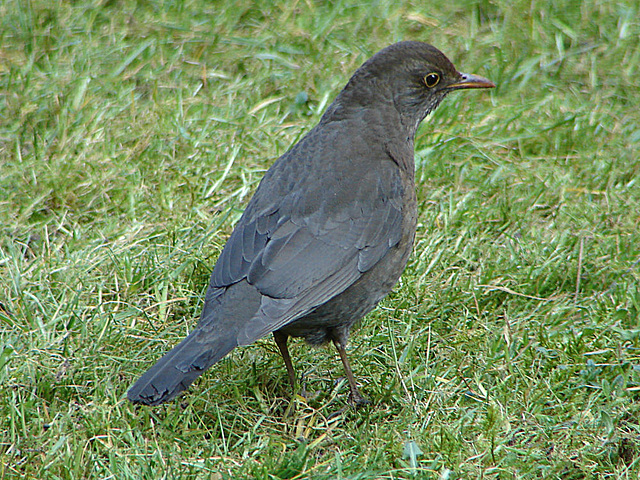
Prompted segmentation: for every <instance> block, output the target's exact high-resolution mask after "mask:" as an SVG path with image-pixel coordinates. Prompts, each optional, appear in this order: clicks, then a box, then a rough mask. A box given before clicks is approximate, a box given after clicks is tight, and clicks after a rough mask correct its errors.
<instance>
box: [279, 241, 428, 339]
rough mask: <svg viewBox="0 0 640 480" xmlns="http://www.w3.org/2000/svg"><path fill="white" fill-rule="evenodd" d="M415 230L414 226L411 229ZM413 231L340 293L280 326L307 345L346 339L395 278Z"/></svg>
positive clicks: (410, 247)
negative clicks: (304, 341) (302, 338)
mask: <svg viewBox="0 0 640 480" xmlns="http://www.w3.org/2000/svg"><path fill="white" fill-rule="evenodd" d="M412 231H414V232H415V228H414V229H413V230H412ZM413 236H414V235H413V234H411V236H410V238H405V239H403V241H401V242H400V244H398V245H397V246H396V247H395V248H392V249H390V250H389V252H388V253H387V255H385V256H384V257H383V258H382V259H381V260H380V261H379V262H378V263H377V264H376V265H375V266H374V267H373V268H371V269H370V270H369V271H367V272H365V273H364V274H363V275H362V277H360V279H359V280H358V281H357V282H355V283H354V284H353V285H351V286H350V287H349V288H347V289H346V290H345V291H344V292H342V293H341V294H339V295H337V296H335V297H334V298H332V299H331V300H329V301H328V302H326V303H324V304H322V305H320V306H318V307H316V308H315V309H313V310H312V311H311V312H309V313H308V314H307V315H305V316H304V317H301V318H299V319H297V320H295V321H293V322H291V323H290V324H288V325H286V326H284V327H283V328H281V329H280V332H282V333H284V334H286V335H289V336H291V337H304V339H305V340H306V342H307V343H309V344H311V345H322V344H324V343H327V342H329V341H331V340H340V339H342V338H344V339H346V338H347V337H348V335H349V330H350V329H351V327H353V325H354V324H355V323H356V322H358V320H360V319H361V318H362V317H364V316H365V315H366V314H367V313H369V312H370V311H371V310H373V309H374V308H375V306H376V305H377V304H378V302H379V301H380V300H382V299H383V298H384V297H385V296H387V294H388V293H389V292H390V291H391V289H392V288H393V287H394V285H395V284H396V283H397V282H398V279H399V278H400V275H401V274H402V271H403V270H404V267H405V265H406V264H407V260H408V258H409V254H410V253H411V250H412V246H413Z"/></svg>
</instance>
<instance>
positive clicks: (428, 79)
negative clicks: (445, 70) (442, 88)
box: [424, 72, 440, 88]
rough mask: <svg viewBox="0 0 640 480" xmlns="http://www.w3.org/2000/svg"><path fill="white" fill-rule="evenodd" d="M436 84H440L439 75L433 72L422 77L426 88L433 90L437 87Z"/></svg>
mask: <svg viewBox="0 0 640 480" xmlns="http://www.w3.org/2000/svg"><path fill="white" fill-rule="evenodd" d="M438 83H440V75H438V74H437V73H435V72H433V73H429V74H428V75H425V76H424V84H425V85H426V86H427V87H428V88H433V87H435V86H436V85H438Z"/></svg>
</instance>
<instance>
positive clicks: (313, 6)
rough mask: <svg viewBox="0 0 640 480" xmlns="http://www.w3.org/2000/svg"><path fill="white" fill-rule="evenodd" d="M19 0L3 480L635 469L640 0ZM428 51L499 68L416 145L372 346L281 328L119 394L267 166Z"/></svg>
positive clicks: (8, 61) (0, 300) (172, 323)
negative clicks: (379, 75)
mask: <svg viewBox="0 0 640 480" xmlns="http://www.w3.org/2000/svg"><path fill="white" fill-rule="evenodd" d="M258 3H261V4H263V5H255V2H249V1H245V0H240V1H236V2H228V1H224V0H221V1H219V2H213V3H211V4H210V3H208V2H198V1H196V0H183V1H180V0H165V1H156V2H150V1H146V2H145V1H130V0H106V1H101V0H94V1H77V2H63V1H53V2H45V1H43V0H25V1H20V2H4V3H2V4H1V5H0V22H1V28H0V38H1V45H2V47H1V48H0V92H2V102H1V103H0V116H1V117H0V118H1V121H0V341H1V344H0V388H1V393H0V432H2V434H1V437H0V439H1V443H0V478H19V477H23V478H42V479H49V478H51V479H79V478H118V479H125V478H136V479H141V478H149V479H151V478H153V479H156V478H211V479H223V478H257V479H278V478H282V479H285V478H286V479H296V478H299V479H301V478H319V479H322V478H344V479H354V480H355V479H398V478H432V479H443V480H445V479H456V478H458V479H467V478H483V479H488V478H491V479H494V478H495V479H524V478H545V479H547V478H562V479H591V478H597V479H612V478H625V479H626V478H628V479H635V478H638V475H639V473H640V424H639V421H638V418H639V415H640V403H639V400H640V313H639V312H640V287H639V285H640V282H639V280H640V265H639V261H640V225H639V224H640V214H639V213H638V212H640V184H639V183H638V181H639V179H640V159H639V158H640V155H639V153H640V102H639V100H638V91H639V87H640V83H639V82H638V78H639V77H640V41H639V38H640V22H639V21H638V18H640V5H638V3H637V2H634V1H631V0H628V1H626V2H625V1H620V2H602V1H598V0H588V1H585V2H569V1H564V2H546V1H534V2H525V1H521V0H518V1H515V2H506V1H503V0H496V1H493V2H489V1H485V0H476V1H473V2H461V1H453V2H444V3H441V4H435V3H434V4H425V3H424V2H415V3H412V2H390V1H384V0H381V1H379V2H374V3H372V4H370V5H365V4H357V5H350V4H347V3H346V2H284V1H276V2H258ZM401 39H416V40H424V41H428V42H430V43H433V44H435V45H436V46H438V47H439V48H440V49H441V50H443V51H444V52H445V53H446V54H447V55H448V56H449V57H450V58H451V59H452V60H453V61H454V63H456V65H458V67H459V68H460V69H461V70H462V71H469V72H472V73H479V74H482V75H486V76H487V77H489V78H491V79H492V80H493V81H494V82H496V84H497V85H498V87H497V89H495V91H492V92H468V93H461V94H456V95H452V96H450V97H449V98H447V100H446V101H445V103H444V104H443V105H442V106H441V107H440V108H439V109H438V110H437V111H436V112H435V113H434V115H432V116H431V117H430V118H429V119H428V120H427V121H426V122H424V125H423V127H422V128H421V129H420V131H419V134H418V138H417V141H416V164H417V167H416V168H417V179H418V184H417V187H416V188H417V192H418V197H419V202H420V225H419V229H418V233H417V239H416V245H415V253H414V255H413V256H412V258H411V260H410V263H409V265H408V268H407V270H406V272H405V274H404V276H403V278H402V280H401V282H400V283H399V285H398V286H397V287H396V289H395V290H394V291H393V293H392V294H391V295H390V296H389V298H387V299H386V300H385V301H384V302H383V303H382V304H381V306H380V307H379V308H378V309H376V310H375V311H374V312H373V313H372V314H370V315H369V316H368V317H367V318H366V320H365V321H364V322H363V325H362V327H361V328H360V329H358V330H357V332H354V335H353V339H352V343H351V346H350V355H351V358H352V359H353V365H354V369H355V372H356V374H357V376H358V378H359V380H360V382H361V383H362V386H363V391H364V392H365V393H366V394H367V395H368V396H369V397H370V398H371V399H372V400H373V403H374V406H373V407H371V408H368V409H364V410H359V411H355V412H354V411H347V412H346V413H345V414H344V415H342V416H339V417H337V418H333V419H330V420H328V418H327V417H328V416H329V414H330V413H332V412H334V411H336V410H337V409H338V408H340V407H341V406H342V405H343V403H344V401H345V399H346V392H347V387H346V385H345V383H344V381H343V380H340V379H341V377H342V375H343V373H342V369H341V367H340V365H339V362H338V359H337V355H336V354H335V352H334V351H332V350H331V349H320V350H314V349H311V348H309V347H306V346H304V345H302V344H299V343H295V344H294V346H293V349H292V353H293V356H294V362H295V364H296V366H297V368H298V371H299V372H304V373H305V382H306V388H307V390H309V391H310V392H314V393H317V395H316V396H315V397H314V398H312V399H310V400H308V401H307V402H305V401H303V400H302V399H300V398H296V399H294V404H295V408H293V409H292V408H290V392H289V389H288V386H287V377H286V371H285V369H284V366H283V365H282V361H281V359H280V358H279V356H278V354H277V349H276V347H275V345H274V344H273V342H272V341H271V340H270V339H265V340H262V341H259V342H258V343H256V344H255V345H251V346H249V347H245V348H242V349H237V350H235V351H234V352H233V353H232V354H231V355H230V356H229V357H227V358H226V359H225V360H223V361H222V362H221V363H219V364H218V365H216V366H215V367H213V368H212V369H211V370H210V371H209V372H208V373H207V374H205V375H204V376H203V377H202V379H201V380H199V381H198V382H197V384H196V385H195V387H194V388H193V389H192V390H191V391H190V393H189V394H188V395H187V396H185V397H183V398H182V399H181V400H179V401H176V402H173V403H171V404H169V405H166V406H162V407H157V408H135V407H133V406H132V405H130V404H129V403H128V402H127V401H126V400H125V398H124V396H125V392H126V389H127V388H128V386H129V385H130V384H131V382H132V381H134V380H135V379H136V378H137V376H138V375H139V374H141V373H142V372H143V371H144V370H145V369H146V368H147V367H149V366H150V365H151V364H152V363H153V362H154V361H155V360H156V359H157V358H159V356H160V355H161V354H162V353H163V352H166V351H167V350H168V349H169V348H170V347H171V346H172V345H174V344H175V343H176V342H177V341H178V339H179V338H181V337H182V336H184V335H185V333H186V332H187V331H188V330H189V329H190V328H192V326H193V325H194V324H195V321H196V319H197V316H198V314H199V311H200V308H201V305H202V297H203V294H204V291H205V288H206V285H207V280H208V275H209V273H210V271H211V267H212V266H213V264H214V263H215V259H216V258H217V256H218V254H219V253H220V250H221V248H222V247H223V245H224V242H225V239H226V237H227V236H228V235H229V233H230V231H231V229H232V227H233V225H234V222H235V221H236V220H237V219H238V218H239V215H240V213H241V212H242V209H243V206H244V205H245V204H246V202H247V200H248V198H249V197H250V195H251V192H253V190H254V189H255V187H256V185H257V182H258V181H259V180H260V178H261V176H262V175H263V173H264V171H265V170H266V168H268V166H269V165H270V164H271V163H272V162H273V161H274V160H275V159H276V158H277V157H278V156H279V155H281V154H282V153H283V152H285V151H286V150H287V149H288V148H289V147H290V146H291V145H292V144H293V143H295V142H296V140H297V139H299V138H300V137H301V136H302V135H303V134H304V133H305V132H306V131H308V130H309V129H310V128H311V127H312V126H313V125H314V124H315V123H316V122H317V121H318V119H319V117H320V115H321V113H322V112H323V111H324V108H325V107H326V106H327V105H328V103H329V102H330V101H331V99H332V98H333V97H334V96H335V95H336V93H337V92H338V91H339V89H340V88H341V87H342V86H343V85H344V83H345V82H346V81H347V79H348V78H349V76H350V74H351V73H352V72H353V71H354V70H355V68H357V66H358V65H360V64H361V63H362V62H363V61H364V60H365V59H366V58H367V57H368V56H370V55H371V54H373V53H375V52H376V51H377V50H379V49H380V48H382V47H383V46H386V45H388V44H390V43H392V42H394V41H397V40H401Z"/></svg>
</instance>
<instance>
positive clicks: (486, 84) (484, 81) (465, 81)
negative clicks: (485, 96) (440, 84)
mask: <svg viewBox="0 0 640 480" xmlns="http://www.w3.org/2000/svg"><path fill="white" fill-rule="evenodd" d="M495 86H496V84H495V83H493V82H492V81H491V80H489V79H488V78H484V77H481V76H480V75H472V74H470V73H461V74H460V80H459V81H457V82H456V83H452V84H451V85H449V86H448V87H447V88H449V89H451V90H460V89H463V88H494V87H495Z"/></svg>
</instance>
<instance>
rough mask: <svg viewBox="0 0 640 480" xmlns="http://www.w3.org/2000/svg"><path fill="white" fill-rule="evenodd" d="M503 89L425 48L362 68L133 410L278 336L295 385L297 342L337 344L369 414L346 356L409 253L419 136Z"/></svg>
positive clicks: (228, 257) (255, 212)
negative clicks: (479, 95) (464, 99)
mask: <svg viewBox="0 0 640 480" xmlns="http://www.w3.org/2000/svg"><path fill="white" fill-rule="evenodd" d="M493 86H494V85H493V83H491V82H490V81H489V80H487V79H485V78H482V77H479V76H475V75H467V74H461V73H459V72H458V71H457V70H456V68H455V67H454V66H453V64H452V63H451V62H450V61H449V60H448V59H447V58H446V57H445V56H444V55H443V54H442V53H441V52H440V51H439V50H437V49H436V48H435V47H432V46H431V45H428V44H426V43H421V42H400V43H396V44H394V45H391V46H389V47H387V48H385V49H383V50H382V51H380V52H379V53H377V54H376V55H374V56H373V57H372V58H370V59H369V60H368V61H367V62H365V63H364V65H362V66H361V67H360V68H359V69H358V70H357V71H356V72H355V73H354V75H353V77H351V79H350V80H349V82H348V83H347V85H346V87H345V88H344V89H343V90H342V92H340V94H339V95H338V96H337V98H336V99H335V100H334V102H333V103H332V104H331V105H330V106H329V108H327V111H326V112H325V114H324V115H323V116H322V118H321V120H320V123H319V124H318V125H317V126H316V127H315V128H313V129H312V130H311V131H310V132H309V133H308V134H307V135H306V136H305V137H304V138H303V139H302V140H300V141H299V142H298V143H297V144H296V145H294V146H293V148H292V149H291V150H289V151H288V152H287V153H285V154H284V155H282V157H280V158H279V159H278V160H277V161H276V162H275V163H274V164H273V166H272V167H271V168H270V169H269V170H268V171H267V173H266V174H265V176H264V178H263V179H262V181H261V182H260V186H259V187H258V189H257V191H256V193H255V195H254V196H253V198H252V199H251V201H250V202H249V204H248V205H247V208H246V210H245V212H244V214H243V215H242V218H241V219H240V220H239V222H238V224H237V225H236V227H235V229H234V231H233V233H232V234H231V237H230V238H229V240H228V242H227V244H226V246H225V248H224V250H223V251H222V253H221V254H220V258H219V259H218V262H217V264H216V266H215V268H214V269H213V273H212V274H211V281H210V284H209V289H208V291H207V294H206V297H205V304H204V308H203V310H202V315H201V317H200V322H199V323H198V326H197V327H196V328H195V329H194V330H193V331H192V332H191V334H190V335H189V336H188V337H187V338H185V339H184V340H183V341H182V342H181V343H180V344H178V345H177V346H176V347H175V348H174V349H173V350H171V351H170V352H169V353H167V354H166V355H165V356H164V357H162V358H161V359H160V360H159V361H158V363H156V364H155V365H154V366H153V367H151V369H150V370H149V371H147V372H146V373H145V374H144V375H142V377H141V378H140V379H139V380H138V381H137V382H136V383H135V384H134V385H133V386H132V387H131V388H130V390H129V392H128V398H129V400H131V401H132V402H134V403H143V404H148V405H157V404H159V403H162V402H166V401H168V400H171V399H172V398H174V397H175V396H176V395H177V394H179V393H180V392H182V391H183V390H185V389H186V388H187V387H188V386H189V385H190V384H191V383H192V382H193V381H194V380H195V379H196V378H197V377H198V376H199V375H201V374H202V372H204V371H205V370H206V369H207V368H209V367H210V366H211V365H213V364H214V363H216V362H218V361H219V360H220V359H221V358H222V357H224V356H225V355H226V354H228V353H229V352H230V351H231V350H232V349H234V348H235V347H237V346H239V345H248V344H250V343H252V342H254V341H256V340H257V339H259V338H262V337H264V336H265V335H268V334H269V333H273V335H274V337H275V340H276V343H277V345H278V347H279V348H280V351H281V353H282V355H283V358H284V361H285V365H286V367H287V371H288V374H289V379H290V381H291V383H292V385H294V384H295V373H294V370H293V365H292V363H291V359H290V357H289V352H288V349H287V339H288V338H289V337H303V338H305V339H306V340H307V342H309V343H310V344H313V345H320V344H323V343H326V342H329V341H332V342H333V343H334V344H335V346H336V347H337V349H338V352H339V353H340V357H341V359H342V362H343V364H344V368H345V370H346V374H347V378H348V380H349V385H350V389H351V400H352V401H353V402H354V403H356V404H358V403H362V402H364V399H363V397H362V395H361V394H360V392H359V391H358V389H357V386H356V382H355V379H354V377H353V374H352V372H351V368H350V366H349V362H348V360H347V356H346V352H345V346H346V343H347V339H348V336H349V330H350V329H351V327H352V326H353V324H354V323H355V322H356V321H358V320H359V319H360V318H362V317H363V316H364V315H366V314H367V313H368V312H369V311H371V310H372V309H373V308H374V307H375V306H376V304H377V303H378V302H379V301H380V300H381V299H382V298H383V297H384V296H386V295H387V294H388V293H389V291H390V290H391V289H392V288H393V286H394V285H395V284H396V282H397V281H398V278H399V277H400V274H401V273H402V271H403V270H404V267H405V265H406V263H407V259H408V257H409V255H410V253H411V250H412V245H413V239H414V236H415V231H416V216H417V210H416V197H415V191H414V159H413V155H414V153H413V152H414V148H413V142H414V136H415V133H416V129H417V128H418V125H419V124H420V122H421V121H422V120H423V119H424V118H425V117H426V116H427V114H428V113H429V112H431V111H432V110H433V109H435V108H436V107H437V106H438V104H439V103H440V101H442V99H443V98H444V97H445V96H446V95H447V94H448V93H449V92H451V91H454V90H459V89H469V88H491V87H493Z"/></svg>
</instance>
